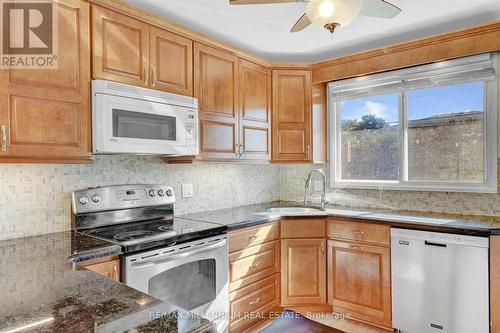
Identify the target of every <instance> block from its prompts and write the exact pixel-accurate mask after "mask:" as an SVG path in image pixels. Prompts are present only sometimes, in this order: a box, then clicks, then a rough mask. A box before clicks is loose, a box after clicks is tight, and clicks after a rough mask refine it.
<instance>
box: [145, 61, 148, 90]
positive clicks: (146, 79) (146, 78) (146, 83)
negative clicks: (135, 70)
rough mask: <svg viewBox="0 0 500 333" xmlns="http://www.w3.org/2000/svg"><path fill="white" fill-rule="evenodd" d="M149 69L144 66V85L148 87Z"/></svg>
mask: <svg viewBox="0 0 500 333" xmlns="http://www.w3.org/2000/svg"><path fill="white" fill-rule="evenodd" d="M148 73H149V71H148V67H147V66H146V65H144V85H145V86H146V87H147V86H148Z"/></svg>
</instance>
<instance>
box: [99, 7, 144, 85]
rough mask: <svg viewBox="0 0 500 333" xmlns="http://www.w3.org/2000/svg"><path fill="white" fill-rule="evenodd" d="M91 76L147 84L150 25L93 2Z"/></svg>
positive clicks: (134, 83)
mask: <svg viewBox="0 0 500 333" xmlns="http://www.w3.org/2000/svg"><path fill="white" fill-rule="evenodd" d="M92 51H93V76H94V79H105V80H111V81H118V82H122V83H128V84H133V85H137V86H144V87H147V86H149V77H148V75H149V63H148V60H149V25H148V24H147V23H144V22H141V21H139V20H135V19H133V18H131V17H128V16H125V15H122V14H119V13H117V12H114V11H112V10H109V9H105V8H102V7H99V6H95V5H93V6H92Z"/></svg>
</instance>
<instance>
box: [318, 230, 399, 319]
mask: <svg viewBox="0 0 500 333" xmlns="http://www.w3.org/2000/svg"><path fill="white" fill-rule="evenodd" d="M390 269H391V268H390V250H389V248H388V247H382V246H372V245H366V244H363V243H348V242H339V241H332V240H330V241H328V299H329V303H331V304H332V305H333V310H334V311H335V312H343V313H350V314H351V316H352V317H354V318H357V319H361V320H364V321H367V322H370V323H373V324H377V325H382V326H386V327H391V280H390V274H391V270H390Z"/></svg>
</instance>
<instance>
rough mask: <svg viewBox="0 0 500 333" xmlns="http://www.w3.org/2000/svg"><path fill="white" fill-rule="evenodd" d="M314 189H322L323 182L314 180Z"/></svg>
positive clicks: (319, 190)
mask: <svg viewBox="0 0 500 333" xmlns="http://www.w3.org/2000/svg"><path fill="white" fill-rule="evenodd" d="M314 191H315V192H321V191H323V182H322V181H321V180H315V181H314Z"/></svg>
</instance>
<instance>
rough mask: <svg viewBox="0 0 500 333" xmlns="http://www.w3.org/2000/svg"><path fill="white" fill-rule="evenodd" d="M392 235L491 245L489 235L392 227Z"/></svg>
mask: <svg viewBox="0 0 500 333" xmlns="http://www.w3.org/2000/svg"><path fill="white" fill-rule="evenodd" d="M391 237H397V238H403V239H404V238H408V239H418V240H423V241H428V242H432V243H436V244H455V245H466V246H475V247H484V248H488V247H489V238H488V237H477V236H468V235H458V234H446V233H441V232H422V231H420V230H409V229H397V228H392V229H391ZM406 241H407V240H406ZM402 245H403V244H402Z"/></svg>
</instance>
